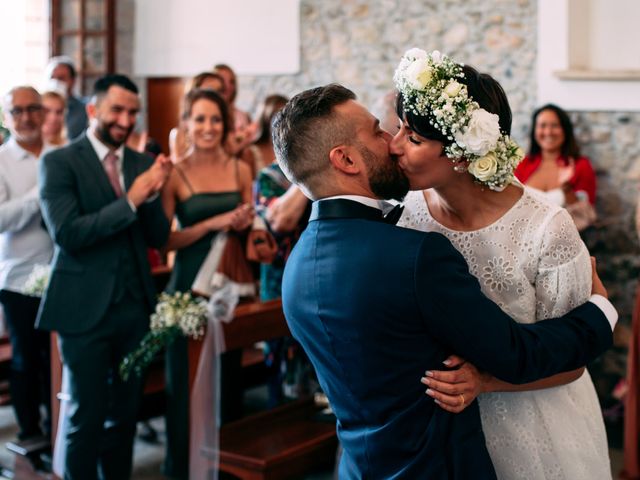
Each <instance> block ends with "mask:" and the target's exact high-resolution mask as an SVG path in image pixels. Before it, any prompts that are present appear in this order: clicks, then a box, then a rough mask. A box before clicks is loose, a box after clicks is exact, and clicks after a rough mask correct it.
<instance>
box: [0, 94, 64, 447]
mask: <svg viewBox="0 0 640 480" xmlns="http://www.w3.org/2000/svg"><path fill="white" fill-rule="evenodd" d="M2 110H3V112H4V118H5V124H6V125H7V127H8V128H9V130H10V132H11V137H10V138H9V140H8V141H7V142H6V143H5V144H4V145H2V147H0V303H2V306H3V307H4V317H5V320H6V322H7V326H8V328H9V337H10V339H11V347H12V360H11V373H10V377H9V387H10V389H11V400H12V402H11V404H12V406H13V409H14V412H15V415H16V419H17V421H18V427H19V432H18V438H19V439H22V440H24V439H28V438H31V437H36V436H40V435H42V434H45V435H48V434H49V433H50V422H51V418H50V415H51V409H50V400H49V399H50V371H49V335H48V334H47V333H46V332H42V331H39V330H36V329H35V328H34V325H35V320H36V315H37V313H38V307H39V305H40V298H39V297H34V296H30V295H29V294H28V293H27V292H26V291H25V283H26V281H27V278H28V277H29V274H30V273H31V271H32V270H33V268H34V266H35V265H37V264H42V265H47V264H48V263H49V262H50V260H51V255H52V253H53V242H52V241H51V238H50V237H49V234H48V233H47V230H46V229H45V228H44V227H43V224H42V216H41V214H40V202H39V200H38V185H37V170H38V162H39V157H40V155H41V154H42V153H43V152H44V151H45V150H46V144H45V142H44V141H43V140H42V131H41V128H42V123H43V120H44V114H43V109H42V100H41V98H40V95H39V94H38V92H37V91H36V90H35V89H33V88H32V87H15V88H13V89H12V90H10V91H9V93H8V94H6V95H5V96H4V97H3V99H2ZM40 405H44V406H45V410H46V416H45V418H44V423H43V424H42V425H41V424H40V421H41V415H40Z"/></svg>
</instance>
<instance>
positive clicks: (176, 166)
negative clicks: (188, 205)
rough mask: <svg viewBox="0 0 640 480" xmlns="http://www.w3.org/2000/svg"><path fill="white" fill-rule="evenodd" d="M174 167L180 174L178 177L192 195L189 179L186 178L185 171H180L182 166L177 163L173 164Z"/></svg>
mask: <svg viewBox="0 0 640 480" xmlns="http://www.w3.org/2000/svg"><path fill="white" fill-rule="evenodd" d="M175 169H176V171H177V172H178V174H179V175H180V178H182V181H183V182H184V183H185V185H186V186H187V188H188V189H189V192H191V195H193V194H194V193H195V192H194V191H193V187H192V186H191V183H190V182H189V179H188V178H187V175H186V173H184V171H182V168H180V167H179V166H178V165H177V164H176V165H175Z"/></svg>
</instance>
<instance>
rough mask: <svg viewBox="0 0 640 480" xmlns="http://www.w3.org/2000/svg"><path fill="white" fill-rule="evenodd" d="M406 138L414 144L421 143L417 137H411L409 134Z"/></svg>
mask: <svg viewBox="0 0 640 480" xmlns="http://www.w3.org/2000/svg"><path fill="white" fill-rule="evenodd" d="M407 138H408V139H409V141H410V142H411V143H413V144H415V145H420V144H422V142H421V141H420V140H418V139H416V138H415V137H412V136H411V135H407Z"/></svg>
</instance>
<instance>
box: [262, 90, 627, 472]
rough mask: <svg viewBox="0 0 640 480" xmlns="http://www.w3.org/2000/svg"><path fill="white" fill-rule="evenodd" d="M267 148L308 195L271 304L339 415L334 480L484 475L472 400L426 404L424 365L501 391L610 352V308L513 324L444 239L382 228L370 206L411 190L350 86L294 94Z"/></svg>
mask: <svg viewBox="0 0 640 480" xmlns="http://www.w3.org/2000/svg"><path fill="white" fill-rule="evenodd" d="M273 139H274V147H275V149H276V154H277V158H278V162H279V164H280V166H281V167H282V168H283V170H284V171H285V172H286V174H287V176H288V177H289V178H290V179H291V180H293V181H294V182H295V183H297V184H298V185H299V186H300V187H301V188H302V189H303V190H304V191H305V193H306V194H307V195H308V196H310V197H311V198H312V199H314V200H315V202H314V204H313V209H312V214H311V218H310V223H309V226H308V227H307V229H306V231H305V232H304V233H303V235H302V237H301V238H300V240H299V242H298V244H297V246H296V247H295V249H294V251H293V253H292V254H291V256H290V258H289V260H288V263H287V266H286V269H285V275H284V282H283V288H282V297H283V305H284V311H285V315H286V318H287V322H288V324H289V327H290V329H291V332H292V333H293V335H294V337H295V338H296V339H297V340H298V341H300V343H301V344H302V346H303V347H304V349H305V351H306V352H307V354H308V355H309V357H310V359H311V361H312V363H313V365H314V367H315V368H316V371H317V373H318V377H319V380H320V383H321V385H322V388H323V389H324V391H325V392H326V393H327V395H328V397H329V400H330V402H331V406H332V407H333V409H334V411H335V414H336V416H337V419H338V422H337V428H338V436H339V438H340V442H341V444H342V447H343V449H344V454H343V456H342V459H341V462H340V474H339V476H340V478H341V479H356V478H358V479H359V478H408V479H412V478H428V479H430V480H433V479H436V480H439V479H460V480H462V479H469V478H474V479H494V478H495V472H494V469H493V466H492V464H491V461H490V458H489V455H488V453H487V451H486V448H485V441H484V436H483V433H482V429H481V424H480V416H479V411H478V405H477V403H476V402H474V403H473V404H472V405H471V406H470V407H469V408H467V409H465V410H464V411H463V412H462V413H459V414H456V415H454V414H450V413H447V412H446V411H444V410H442V409H439V408H435V405H434V402H433V400H432V399H430V398H428V397H427V396H426V395H424V391H423V386H422V385H421V383H420V380H419V379H420V377H421V376H422V374H423V372H424V371H425V369H428V370H431V369H437V368H441V364H442V362H443V361H444V360H445V359H446V358H447V357H448V355H450V354H451V353H457V354H459V355H461V356H463V357H464V358H466V359H468V360H469V361H470V362H472V363H474V364H475V365H477V366H478V368H480V369H483V370H486V371H488V372H490V373H491V374H493V375H494V376H496V377H498V378H500V379H502V380H505V381H508V382H511V383H524V382H529V381H532V380H535V379H538V378H542V377H547V376H549V375H552V374H555V373H558V372H560V371H564V370H570V369H574V368H577V367H579V366H582V365H584V364H585V363H587V362H588V361H589V360H591V359H593V358H594V357H595V356H597V355H598V354H600V353H602V351H604V350H605V349H606V348H607V347H608V346H609V345H610V344H611V340H612V334H611V332H612V328H613V326H614V324H615V322H616V320H617V314H616V313H615V310H614V309H613V307H612V306H611V304H610V303H609V302H608V301H607V300H606V299H605V298H604V297H602V296H599V295H594V296H593V297H592V302H588V303H586V304H585V305H583V306H581V307H578V308H577V309H575V310H573V311H572V312H570V313H569V314H567V315H566V316H565V317H563V318H561V319H558V320H550V321H544V322H540V323H537V324H534V325H521V324H518V323H516V322H514V321H513V320H511V319H510V318H509V317H508V316H507V315H506V314H505V313H504V312H502V310H500V308H499V307H498V306H497V305H495V304H494V303H492V302H491V301H489V300H488V299H487V298H486V297H484V296H483V294H482V293H481V292H480V287H479V285H478V282H477V280H476V279H475V278H474V277H473V276H471V274H470V273H469V272H468V268H467V265H466V263H465V261H464V259H463V258H462V256H461V255H460V254H459V253H458V252H457V251H456V250H455V249H454V248H453V246H452V245H451V244H450V243H449V241H448V240H447V239H446V238H445V237H443V236H442V235H439V234H437V233H423V232H417V231H413V230H408V229H401V228H397V227H395V226H393V225H391V224H389V219H388V217H387V218H385V217H384V216H383V213H382V210H381V209H385V205H383V202H381V201H380V200H379V199H381V198H402V197H403V196H404V195H405V194H406V192H407V190H408V182H407V179H406V178H405V177H404V174H403V173H402V172H401V171H400V169H399V167H398V165H397V162H395V161H394V159H392V158H390V155H389V141H390V139H391V136H390V135H389V134H388V133H386V132H384V131H382V130H381V129H380V126H379V122H378V121H377V120H376V119H375V118H374V117H373V116H372V115H371V114H370V113H369V112H368V111H367V110H366V109H365V108H364V107H363V106H362V105H360V104H359V103H357V102H356V101H355V95H354V94H353V92H351V91H350V90H348V89H346V88H344V87H342V86H340V85H327V86H324V87H318V88H314V89H311V90H307V91H305V92H302V93H300V94H299V95H297V96H296V97H294V98H293V99H292V100H291V101H290V102H289V103H288V104H287V105H286V106H285V108H284V109H283V110H282V111H281V113H279V114H278V116H277V117H276V119H275V120H274V125H273ZM595 284H597V285H600V289H601V291H602V293H603V294H605V295H606V291H605V290H604V288H603V287H602V286H601V284H600V282H599V281H597V282H595ZM597 304H600V305H602V307H598V306H597ZM603 310H604V311H607V315H608V316H609V317H610V318H609V319H608V318H607V316H605V314H604V313H603Z"/></svg>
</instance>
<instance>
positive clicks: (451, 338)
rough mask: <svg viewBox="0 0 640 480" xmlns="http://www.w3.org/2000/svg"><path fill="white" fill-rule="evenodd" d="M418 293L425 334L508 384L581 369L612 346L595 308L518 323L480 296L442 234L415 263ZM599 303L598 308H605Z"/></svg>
mask: <svg viewBox="0 0 640 480" xmlns="http://www.w3.org/2000/svg"><path fill="white" fill-rule="evenodd" d="M415 288H416V295H417V301H418V303H419V306H420V309H421V311H422V314H423V317H424V321H425V325H426V328H427V329H428V330H429V332H430V333H431V334H432V335H433V336H434V338H437V339H438V340H439V341H440V342H441V343H442V344H444V345H446V346H448V347H449V348H450V349H451V350H452V352H455V353H456V354H458V355H460V356H462V357H464V358H465V359H467V360H469V361H470V362H471V363H473V364H474V365H476V366H477V367H478V368H479V369H481V370H485V371H487V372H489V373H491V374H492V375H494V376H495V377H497V378H499V379H501V380H504V381H507V382H510V383H526V382H531V381H534V380H537V379H539V378H544V377H548V376H551V375H554V374H556V373H559V372H562V371H567V370H573V369H576V368H578V367H581V366H583V365H585V364H586V363H588V362H589V361H591V360H593V359H594V358H595V357H597V356H598V355H600V354H601V353H602V352H604V351H605V350H606V349H607V348H608V347H609V346H610V345H611V343H612V338H613V336H612V329H613V325H612V324H611V323H610V322H609V320H608V319H607V316H606V315H605V314H604V313H603V311H602V310H601V308H600V307H599V306H597V305H596V304H595V303H592V302H587V303H586V304H584V305H582V306H580V307H578V308H576V309H574V310H572V311H571V312H569V313H568V314H567V315H565V316H564V317H561V318H559V319H551V320H545V321H542V322H538V323H535V324H519V323H517V322H515V321H514V320H512V319H511V318H510V317H509V316H508V315H507V314H505V313H504V312H503V311H502V310H501V309H500V308H499V307H498V306H497V305H496V304H495V303H493V302H492V301H490V300H489V299H488V298H487V297H485V296H484V294H482V292H481V291H480V286H479V284H478V281H477V279H476V278H475V277H473V276H472V275H471V274H470V273H469V270H468V266H467V264H466V262H465V261H464V258H463V257H462V255H460V253H459V252H458V251H457V250H455V248H453V246H452V245H451V243H450V242H449V241H448V240H447V239H446V238H445V237H443V236H442V235H439V234H428V235H427V236H425V239H424V240H423V243H422V245H421V248H420V251H419V253H418V256H417V259H416V271H415ZM600 299H601V300H595V301H596V302H602V301H603V300H604V302H606V303H607V304H608V301H606V299H604V298H602V297H600ZM604 302H603V304H604ZM608 306H609V308H613V307H611V306H610V304H608ZM604 308H607V307H604ZM614 313H615V310H614ZM615 320H617V318H615V319H614V320H613V321H614V322H615Z"/></svg>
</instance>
